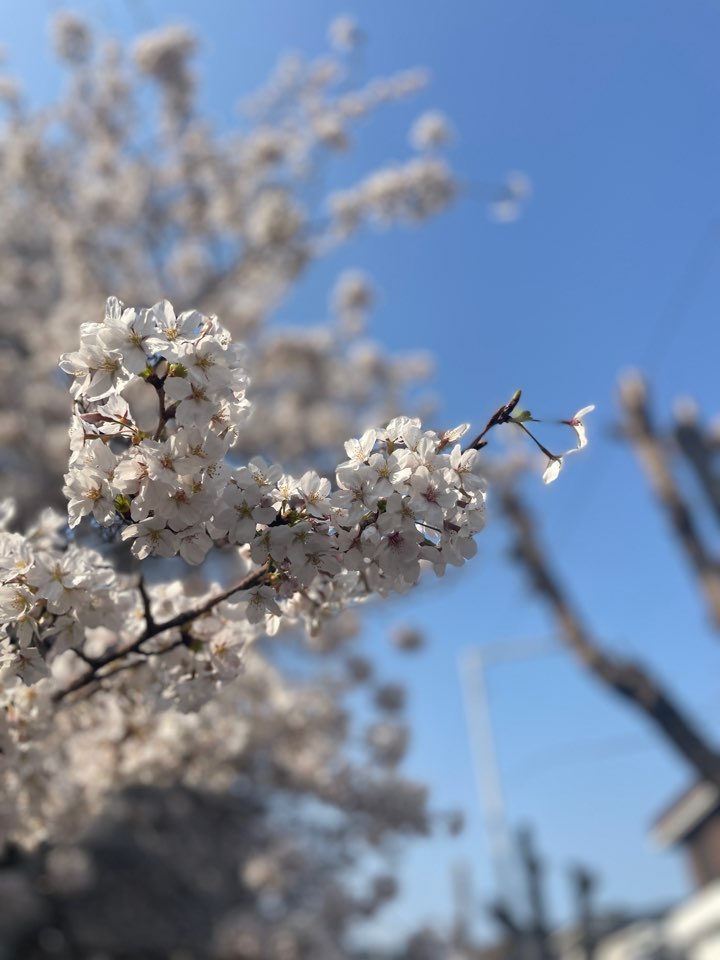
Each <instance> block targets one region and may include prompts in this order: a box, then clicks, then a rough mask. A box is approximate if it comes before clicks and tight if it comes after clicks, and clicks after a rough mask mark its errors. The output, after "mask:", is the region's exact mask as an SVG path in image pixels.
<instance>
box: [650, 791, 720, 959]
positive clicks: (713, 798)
mask: <svg viewBox="0 0 720 960" xmlns="http://www.w3.org/2000/svg"><path fill="white" fill-rule="evenodd" d="M653 836H654V838H655V840H656V841H657V842H658V843H659V844H661V845H662V846H664V847H671V846H674V847H680V848H682V849H683V851H684V852H685V854H686V857H687V860H688V865H689V867H690V871H691V874H692V878H693V882H694V885H695V890H694V892H693V894H692V895H691V896H690V897H689V898H688V899H687V900H685V901H684V902H683V903H681V904H680V905H679V906H677V907H675V909H674V910H672V911H670V913H669V914H668V915H667V917H666V919H665V938H666V942H667V945H668V947H670V948H671V949H672V950H673V951H674V952H675V953H677V954H679V955H681V956H683V957H687V958H688V960H720V791H718V789H717V787H715V786H713V785H712V784H710V783H704V782H700V783H696V784H694V785H693V786H692V787H690V789H688V790H686V791H685V793H683V794H682V795H681V796H680V797H678V799H677V800H676V801H675V802H674V803H673V804H672V805H671V806H670V807H668V809H667V810H665V811H664V812H663V813H662V814H661V815H660V816H659V817H658V818H657V820H656V821H655V824H654V826H653Z"/></svg>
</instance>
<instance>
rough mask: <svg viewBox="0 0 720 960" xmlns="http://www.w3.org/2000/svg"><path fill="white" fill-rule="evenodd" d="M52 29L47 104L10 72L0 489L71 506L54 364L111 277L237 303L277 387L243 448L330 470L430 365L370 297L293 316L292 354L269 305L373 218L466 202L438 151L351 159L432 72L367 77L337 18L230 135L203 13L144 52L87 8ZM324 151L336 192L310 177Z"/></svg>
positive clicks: (33, 502)
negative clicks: (217, 118)
mask: <svg viewBox="0 0 720 960" xmlns="http://www.w3.org/2000/svg"><path fill="white" fill-rule="evenodd" d="M53 33H54V42H55V50H56V53H57V56H58V57H59V58H60V59H61V61H62V67H63V71H64V83H63V86H62V87H61V88H60V92H59V93H58V97H57V99H56V101H55V102H54V103H50V104H44V105H43V107H42V109H41V110H37V109H34V108H33V107H32V106H31V105H30V104H29V102H28V101H26V99H25V98H24V96H23V93H22V89H21V87H20V85H19V84H18V83H17V82H16V81H15V79H14V78H13V77H12V76H9V75H4V74H3V75H0V211H1V212H2V216H0V250H2V257H0V343H1V344H2V349H1V350H0V405H2V407H3V410H4V411H5V415H4V416H3V418H2V422H1V423H0V446H2V448H3V456H2V460H1V462H0V466H2V470H1V471H0V496H8V495H9V496H13V497H15V498H16V499H17V501H18V509H19V513H20V516H21V517H22V519H23V520H24V522H25V523H27V522H29V521H30V520H31V518H32V517H33V516H34V515H35V514H36V513H37V511H38V510H39V509H41V508H42V507H43V506H45V505H47V504H48V503H51V504H52V505H53V506H55V507H58V508H59V507H60V506H61V503H60V501H59V499H58V498H57V492H58V490H59V485H58V483H57V479H58V478H59V476H60V474H61V472H62V470H63V469H64V465H65V464H64V461H65V444H66V424H65V410H64V406H63V401H62V398H61V393H60V391H61V385H60V382H59V380H58V378H57V377H56V376H54V371H53V365H54V362H55V357H56V356H57V355H58V354H60V353H61V352H62V351H64V350H67V349H68V346H67V345H68V343H73V342H74V341H75V338H76V337H77V327H78V317H82V316H85V317H87V316H96V315H97V312H98V311H99V310H101V309H102V304H103V303H104V301H105V299H106V297H107V294H108V291H113V290H118V291H123V294H124V296H125V298H126V299H128V301H130V300H131V301H132V302H134V303H147V304H149V303H154V302H156V301H157V300H159V299H161V298H163V297H167V298H168V299H169V300H170V301H171V302H173V303H175V304H176V305H178V309H179V310H185V309H186V308H187V307H189V306H195V307H197V308H198V309H200V310H202V311H203V312H205V313H218V314H219V315H220V316H222V318H223V322H224V323H225V324H226V325H227V327H228V329H230V330H231V331H232V333H233V336H235V337H236V338H239V339H242V340H243V342H245V344H246V347H247V349H248V357H249V359H248V366H249V368H250V369H252V373H253V383H254V389H255V395H256V397H257V399H258V401H260V399H261V398H262V404H260V402H258V404H257V405H256V408H255V412H254V415H253V417H252V418H251V421H250V422H248V423H247V429H246V431H244V432H243V435H242V436H241V437H240V438H239V440H238V449H242V451H243V452H244V453H245V454H246V456H248V457H250V456H252V455H253V454H255V453H258V452H259V451H260V450H262V451H263V453H264V455H265V456H268V457H272V458H277V459H279V460H282V461H283V462H284V463H285V464H286V465H288V466H292V467H293V468H294V469H295V468H297V467H298V466H299V465H302V466H303V469H304V468H305V467H307V466H308V465H314V466H317V465H318V464H320V465H322V469H323V470H327V469H329V467H330V466H332V465H331V464H330V463H329V455H330V451H334V450H336V449H337V448H338V447H339V445H340V444H341V443H342V442H343V441H344V439H345V438H346V437H348V436H351V435H353V433H355V432H356V431H361V430H362V428H363V427H364V425H366V424H367V423H381V422H384V421H387V420H389V419H390V418H391V417H393V416H395V415H396V414H397V413H398V412H400V411H401V410H402V409H403V406H404V394H405V391H406V388H407V384H408V382H409V381H412V382H415V381H417V380H420V379H422V377H423V376H424V372H425V370H426V365H416V364H412V363H410V362H408V358H406V357H391V356H388V354H387V351H384V350H382V349H381V348H380V347H379V346H378V345H377V344H376V343H374V342H372V341H371V340H370V339H368V338H367V337H366V336H365V335H364V331H363V323H362V321H364V319H365V314H366V313H367V307H368V304H367V303H366V304H365V305H364V306H362V307H361V308H360V309H358V308H357V303H356V305H355V308H354V309H353V311H352V315H350V314H349V313H348V311H347V309H345V308H344V307H342V305H340V304H338V308H339V309H338V310H336V311H333V313H334V317H333V319H335V317H337V318H338V319H339V321H340V322H339V323H338V324H335V323H326V322H325V318H323V317H322V316H321V317H319V318H318V320H316V321H315V323H314V324H311V325H306V326H304V327H303V328H299V327H294V328H293V329H292V333H291V335H290V339H291V344H290V348H289V347H288V336H289V335H288V332H287V331H286V330H283V329H278V328H276V329H273V328H272V327H269V323H268V321H269V320H270V319H271V318H272V317H273V314H274V313H275V312H276V311H277V310H278V308H279V306H280V305H281V304H282V302H283V300H284V297H285V295H286V293H287V291H288V290H289V288H290V287H291V286H292V284H293V283H294V282H295V281H296V280H297V279H298V278H299V277H300V275H301V274H302V273H303V271H304V270H305V269H306V268H307V267H308V266H309V265H310V264H312V263H313V262H314V261H316V260H318V259H319V258H321V257H323V256H325V255H327V254H328V253H330V252H332V251H333V250H336V249H337V246H338V244H339V243H341V242H344V241H345V240H346V239H348V238H350V236H351V235H352V234H354V233H355V232H356V231H357V229H358V228H359V227H361V226H362V225H365V224H375V223H382V224H383V225H388V224H393V223H397V222H398V221H402V222H407V221H412V222H413V223H417V222H418V221H420V220H422V219H423V218H425V217H428V216H431V215H435V214H437V213H439V212H440V211H442V210H443V209H444V208H445V207H446V206H447V204H448V202H449V201H450V200H451V199H452V198H453V197H454V196H455V193H456V190H455V181H454V174H453V173H452V171H451V170H450V169H449V167H447V166H446V165H445V164H444V163H443V161H442V159H441V157H440V156H439V155H437V154H435V153H434V154H433V155H432V156H421V157H414V156H413V155H412V154H410V156H409V157H407V158H405V159H403V158H400V162H392V163H388V162H386V161H385V160H384V159H383V158H380V159H379V161H377V162H374V163H373V165H372V167H369V168H367V169H365V170H362V169H361V170H360V173H359V174H358V173H357V167H356V165H355V166H353V167H350V168H349V169H345V168H343V167H342V164H343V157H344V155H345V154H346V153H347V152H348V151H350V150H353V149H355V140H356V133H357V132H358V126H359V122H360V121H361V120H362V119H363V118H365V117H367V116H368V115H369V114H371V113H373V112H374V111H377V110H379V109H382V108H384V107H385V105H388V104H392V103H394V102H397V101H398V100H401V99H403V98H406V97H408V96H410V95H413V94H415V93H416V92H417V91H419V90H421V89H422V88H423V87H424V86H425V85H426V84H427V74H426V73H425V72H424V71H422V70H419V69H410V70H402V71H399V72H397V73H395V74H392V75H389V76H382V77H367V78H360V80H359V81H358V79H357V77H356V75H355V71H354V70H353V69H351V68H350V63H349V62H348V59H347V55H348V53H349V48H350V47H351V46H353V45H355V44H357V42H358V40H359V38H360V35H361V34H360V31H359V28H358V27H357V25H356V24H355V23H354V22H353V21H352V20H350V19H349V18H347V17H345V18H340V19H339V20H338V21H337V22H336V24H335V25H334V27H333V28H332V30H331V40H332V44H333V46H334V47H335V49H338V50H341V51H344V52H343V53H342V55H338V54H332V55H327V56H322V57H319V58H317V59H314V60H305V59H303V58H302V57H300V56H297V55H294V56H291V57H286V58H284V59H283V60H282V61H281V63H280V65H279V67H278V69H277V71H276V72H275V74H274V75H273V76H272V77H271V79H270V81H269V82H268V84H267V85H266V86H265V87H264V88H263V89H262V90H261V91H260V92H259V93H258V94H257V95H256V96H254V97H253V98H252V99H251V100H246V101H245V107H246V109H245V110H244V112H243V116H242V119H241V120H240V121H239V122H238V123H237V125H235V126H234V127H233V129H231V130H230V131H228V132H222V133H220V132H217V131H216V130H215V129H213V127H212V125H211V124H209V123H208V122H207V119H206V118H205V117H204V116H203V113H202V109H201V106H200V103H199V100H198V85H197V82H196V71H195V68H194V64H193V58H194V55H195V51H196V50H197V49H198V48H199V46H200V44H199V42H198V38H197V37H196V36H195V35H194V34H193V33H192V32H190V31H189V30H188V29H187V28H184V27H182V26H178V25H175V26H167V27H161V28H159V29H156V30H153V31H151V32H149V33H147V34H144V35H141V36H140V37H138V38H137V40H136V41H135V42H134V43H133V45H132V47H131V49H130V50H129V51H124V50H123V49H122V48H121V47H120V46H119V45H118V44H117V43H116V42H114V41H108V40H107V38H105V37H102V36H98V35H97V33H96V31H95V30H94V29H93V27H92V26H91V25H90V24H89V23H88V22H86V21H85V20H83V19H82V18H81V17H80V16H78V15H75V14H61V15H60V16H59V17H58V18H57V19H56V21H55V24H54V32H53ZM350 56H352V54H350ZM329 164H334V165H336V166H337V169H336V170H334V172H333V176H332V182H333V183H336V184H340V185H341V186H342V189H340V190H339V191H337V194H336V195H335V196H334V197H331V196H328V195H325V194H324V193H323V191H322V190H320V191H318V190H316V189H314V188H313V189H312V190H310V189H309V188H308V185H309V184H315V185H320V184H322V182H323V181H324V180H325V174H326V172H327V171H328V165H329ZM38 209H41V210H42V216H38V214H37V211H38ZM89 237H92V242H88V238H89ZM259 411H262V414H260V412H259ZM39 420H41V421H42V423H43V425H44V429H43V430H42V431H38V430H36V429H35V425H36V424H37V422H38V421H39ZM259 440H262V445H261V444H260V443H259V442H258V441H259Z"/></svg>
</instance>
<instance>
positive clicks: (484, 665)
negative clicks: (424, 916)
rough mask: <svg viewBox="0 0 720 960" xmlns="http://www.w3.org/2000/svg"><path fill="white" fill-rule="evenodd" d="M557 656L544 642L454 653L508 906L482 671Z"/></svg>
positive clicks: (503, 825) (509, 877) (508, 843)
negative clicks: (518, 661) (456, 654)
mask: <svg viewBox="0 0 720 960" xmlns="http://www.w3.org/2000/svg"><path fill="white" fill-rule="evenodd" d="M558 652H561V648H560V647H559V646H558V644H557V643H554V642H552V641H548V640H515V641H510V640H508V641H501V642H498V643H494V644H488V645H484V646H483V647H482V648H480V647H472V648H471V649H468V650H464V651H462V652H461V654H460V677H461V681H462V690H463V703H464V707H465V722H466V724H467V730H468V738H469V740H470V747H471V751H472V757H473V767H474V772H475V782H476V785H477V791H478V796H479V799H480V805H481V808H482V810H483V812H484V817H485V828H486V831H487V836H488V840H489V845H490V857H491V860H492V867H493V875H494V881H495V889H496V890H497V895H498V898H499V899H500V900H502V901H506V902H508V901H509V902H510V903H513V902H515V901H516V900H517V897H518V893H519V890H518V883H517V877H516V870H515V857H514V852H513V843H512V839H511V836H510V831H509V829H508V825H507V819H506V816H505V799H504V796H503V788H502V781H501V777H500V768H499V765H498V759H497V751H496V749H495V736H494V732H493V724H492V716H491V713H490V703H489V699H488V688H487V676H486V675H487V669H488V667H489V666H491V665H494V664H499V663H507V662H510V661H513V660H522V659H529V658H531V657H542V656H547V655H548V654H550V653H558Z"/></svg>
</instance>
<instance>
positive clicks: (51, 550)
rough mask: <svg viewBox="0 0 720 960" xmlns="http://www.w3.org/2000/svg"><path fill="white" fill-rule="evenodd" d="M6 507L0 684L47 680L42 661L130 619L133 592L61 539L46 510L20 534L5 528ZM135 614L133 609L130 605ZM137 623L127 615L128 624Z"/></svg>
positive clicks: (0, 531) (1, 532) (0, 567)
mask: <svg viewBox="0 0 720 960" xmlns="http://www.w3.org/2000/svg"><path fill="white" fill-rule="evenodd" d="M11 519H12V507H11V505H10V503H9V502H7V501H5V502H4V503H3V505H2V517H1V518H0V520H1V522H0V685H1V686H2V687H3V688H4V693H7V691H8V690H9V689H10V688H12V679H13V677H19V678H20V680H21V681H22V682H23V683H24V684H26V685H32V684H34V683H37V682H38V681H40V680H42V679H43V678H45V677H49V675H50V671H49V669H48V664H47V662H46V661H47V659H48V657H49V656H50V655H52V657H56V656H58V655H59V654H60V653H62V652H63V651H65V650H67V649H82V648H83V646H84V644H85V640H86V634H87V631H92V630H93V629H94V628H98V627H101V626H102V627H103V628H104V629H106V630H117V631H120V630H121V629H123V628H127V627H128V625H129V624H130V625H131V624H132V622H133V616H134V613H135V604H136V600H137V596H136V594H135V592H134V591H132V590H131V589H129V586H128V583H127V582H126V581H124V580H123V578H122V577H120V576H118V574H117V573H116V571H115V570H114V568H113V567H112V566H111V565H110V564H109V563H108V562H107V560H105V559H104V558H103V557H102V555H101V554H99V553H98V552H97V551H96V550H92V549H90V548H88V547H85V546H79V545H76V544H73V543H69V544H68V543H67V541H66V539H65V537H64V535H63V534H64V529H65V521H64V519H63V518H62V517H61V516H60V515H59V514H56V513H54V512H53V511H46V513H45V514H43V516H42V517H41V520H40V522H39V523H38V524H37V525H36V526H35V527H33V528H31V529H30V530H29V531H28V532H27V534H25V535H22V534H19V533H11V532H9V531H8V530H7V525H8V523H9V522H10V520H11ZM137 612H138V614H139V613H140V611H139V608H138V610H137ZM140 624H141V620H140V619H139V617H136V618H135V626H136V628H138V627H139V626H140Z"/></svg>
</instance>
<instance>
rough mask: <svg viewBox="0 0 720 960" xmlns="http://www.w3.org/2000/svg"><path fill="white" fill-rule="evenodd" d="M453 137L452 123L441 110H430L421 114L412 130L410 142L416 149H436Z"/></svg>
mask: <svg viewBox="0 0 720 960" xmlns="http://www.w3.org/2000/svg"><path fill="white" fill-rule="evenodd" d="M451 139H452V128H451V126H450V123H449V121H448V119H447V117H446V116H445V114H444V113H441V112H440V111H439V110H428V111H427V112H426V113H423V114H421V115H420V116H419V117H418V118H417V120H416V121H415V123H414V124H413V126H412V129H411V130H410V143H411V144H412V145H413V147H415V149H416V150H436V149H437V148H438V147H444V146H445V145H446V144H447V143H448V142H449V141H450V140H451Z"/></svg>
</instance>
